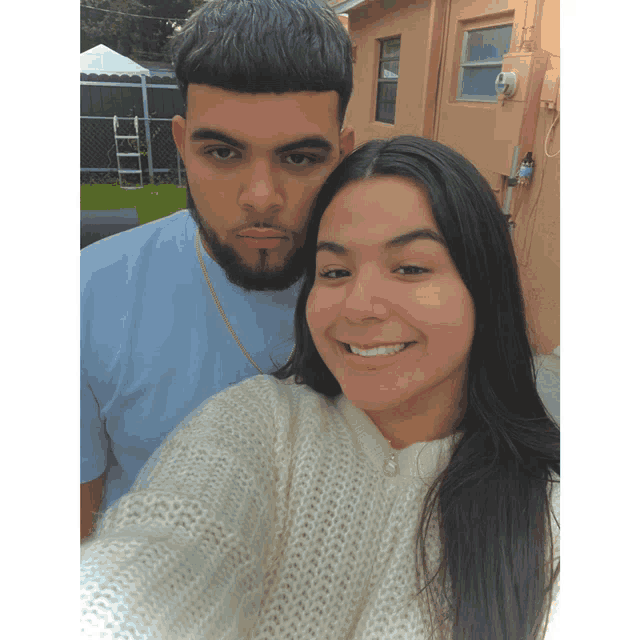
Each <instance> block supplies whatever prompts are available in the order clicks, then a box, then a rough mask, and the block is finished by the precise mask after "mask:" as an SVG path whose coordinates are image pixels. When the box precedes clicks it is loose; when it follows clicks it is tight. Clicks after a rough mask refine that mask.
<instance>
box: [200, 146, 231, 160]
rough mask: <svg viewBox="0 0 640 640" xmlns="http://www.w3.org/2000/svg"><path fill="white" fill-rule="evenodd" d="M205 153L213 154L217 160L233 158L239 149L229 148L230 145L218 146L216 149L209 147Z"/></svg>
mask: <svg viewBox="0 0 640 640" xmlns="http://www.w3.org/2000/svg"><path fill="white" fill-rule="evenodd" d="M205 153H206V154H207V155H209V156H212V157H213V158H215V159H216V160H231V159H232V158H234V157H235V155H237V151H235V150H234V149H229V147H216V148H214V149H207V150H205Z"/></svg>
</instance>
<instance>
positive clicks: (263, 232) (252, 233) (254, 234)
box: [238, 229, 287, 239]
mask: <svg viewBox="0 0 640 640" xmlns="http://www.w3.org/2000/svg"><path fill="white" fill-rule="evenodd" d="M238 235H239V236H240V237H241V238H259V239H262V238H286V237H287V236H286V234H284V233H282V232H281V231H274V230H273V229H247V230H246V231H243V232H242V233H239V234H238Z"/></svg>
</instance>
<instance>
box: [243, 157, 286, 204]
mask: <svg viewBox="0 0 640 640" xmlns="http://www.w3.org/2000/svg"><path fill="white" fill-rule="evenodd" d="M241 188H242V191H241V193H240V198H239V204H240V205H241V206H245V207H250V208H251V209H254V210H255V211H258V212H260V213H267V212H269V211H270V210H271V209H273V208H275V207H281V206H283V205H284V198H283V195H282V193H281V191H280V188H279V185H278V184H277V176H276V175H274V170H273V167H272V166H271V163H270V162H269V161H268V160H264V159H258V160H255V161H254V162H253V163H251V165H250V166H249V167H248V170H247V174H246V177H245V179H244V181H243V184H242V187H241Z"/></svg>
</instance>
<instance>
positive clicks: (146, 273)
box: [81, 0, 354, 538]
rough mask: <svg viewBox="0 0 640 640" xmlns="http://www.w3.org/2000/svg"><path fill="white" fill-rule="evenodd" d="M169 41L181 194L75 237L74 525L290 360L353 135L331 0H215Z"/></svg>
mask: <svg viewBox="0 0 640 640" xmlns="http://www.w3.org/2000/svg"><path fill="white" fill-rule="evenodd" d="M173 57H174V63H175V68H176V76H177V79H178V84H179V86H180V89H181V91H182V94H183V97H184V100H185V105H186V110H185V116H184V117H182V116H176V117H175V118H174V119H173V123H172V130H173V137H174V140H175V143H176V146H177V147H178V149H179V151H180V154H181V156H182V159H183V162H184V165H185V168H186V173H187V181H188V187H187V207H188V210H186V211H181V212H178V213H175V214H173V215H171V216H168V217H167V218H164V219H162V220H159V221H157V222H154V223H150V224H145V225H142V226H141V227H138V228H136V229H133V230H131V231H127V232H125V233H123V234H119V235H118V236H114V237H112V238H107V239H105V240H103V241H101V242H98V243H95V244H93V245H91V246H89V247H87V248H86V249H85V250H83V251H82V253H81V281H82V283H81V287H82V290H81V295H82V302H81V305H82V310H81V326H82V329H81V340H82V347H81V353H82V356H81V357H82V366H81V385H82V386H81V450H82V464H81V529H82V530H81V538H84V537H86V536H87V535H88V534H89V533H90V532H91V527H92V518H93V514H94V513H95V512H98V511H99V510H104V509H106V508H107V507H108V506H110V505H111V504H113V503H114V502H115V501H116V500H117V499H118V498H119V497H120V496H122V495H123V494H124V493H126V491H127V490H128V489H129V488H130V486H131V485H132V484H133V481H134V480H135V478H136V475H137V473H138V471H139V470H140V469H141V468H142V466H143V465H144V463H145V462H146V461H147V459H148V458H149V456H150V455H151V454H152V453H153V451H154V450H155V449H156V448H157V447H158V446H159V445H160V443H161V442H162V440H163V439H164V437H165V436H166V435H167V434H168V433H169V431H171V430H172V429H173V428H174V427H175V426H177V425H178V424H179V423H180V422H181V421H182V420H183V419H184V418H185V417H186V416H187V415H188V414H189V413H190V412H191V411H193V410H194V409H196V408H197V407H198V406H199V405H200V404H201V403H202V402H204V401H205V400H206V399H207V398H208V397H209V396H211V395H212V394H214V393H216V392H217V391H220V390H222V389H225V388H227V387H228V386H229V385H231V384H234V383H237V382H239V381H241V380H243V379H244V378H247V377H249V376H253V375H256V374H258V373H260V372H265V373H266V372H268V371H270V370H272V369H273V367H274V365H281V364H284V362H285V361H286V360H287V358H288V355H289V353H290V352H291V349H292V347H293V326H292V320H293V310H294V306H295V302H296V297H297V287H296V284H295V283H296V281H297V280H298V278H299V276H300V251H301V248H302V246H303V243H304V237H305V231H306V223H307V218H308V215H309V212H310V207H311V204H312V201H313V198H314V196H315V194H316V193H317V191H318V190H319V188H320V187H321V186H322V184H323V182H324V181H325V180H326V178H327V177H328V175H329V173H330V172H331V170H332V169H333V168H335V166H336V165H337V164H338V162H339V160H340V158H341V157H342V156H343V155H344V154H346V153H349V152H350V151H351V150H352V148H353V145H354V135H353V131H352V130H350V129H346V128H343V127H342V125H343V121H344V115H345V111H346V107H347V104H348V101H349V98H350V95H351V90H352V67H351V43H350V40H349V36H348V34H347V32H346V31H345V30H344V28H343V27H342V25H341V24H340V22H339V20H338V17H337V16H336V15H335V14H334V13H333V11H332V10H331V9H329V8H328V7H327V6H326V5H325V3H324V2H323V0H214V1H213V2H209V3H208V4H206V5H204V6H203V7H202V8H201V9H199V10H198V11H197V12H195V13H194V14H193V15H192V16H191V17H190V18H189V20H188V21H187V23H186V24H185V26H184V27H183V29H182V30H181V31H180V33H179V34H177V35H176V36H175V38H174V42H173ZM103 493H104V498H103V497H102V496H103Z"/></svg>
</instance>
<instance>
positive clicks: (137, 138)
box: [113, 116, 143, 189]
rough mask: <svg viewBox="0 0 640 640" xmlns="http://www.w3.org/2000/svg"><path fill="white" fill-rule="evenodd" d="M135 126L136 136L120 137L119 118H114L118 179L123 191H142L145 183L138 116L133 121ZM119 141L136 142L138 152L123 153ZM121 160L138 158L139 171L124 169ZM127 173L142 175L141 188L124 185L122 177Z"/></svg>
mask: <svg viewBox="0 0 640 640" xmlns="http://www.w3.org/2000/svg"><path fill="white" fill-rule="evenodd" d="M133 125H134V127H135V129H136V135H135V136H119V135H118V116H113V137H114V139H115V141H116V160H117V162H118V179H119V181H120V187H121V188H122V189H142V187H143V181H142V158H141V156H140V135H139V129H138V116H136V117H135V118H134V119H133ZM118 140H135V141H136V151H135V153H134V152H129V153H122V152H120V149H119V147H118ZM120 158H138V169H123V168H122V167H121V166H120ZM125 173H137V174H139V175H140V186H138V185H133V186H132V185H124V184H122V176H123V174H125Z"/></svg>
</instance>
